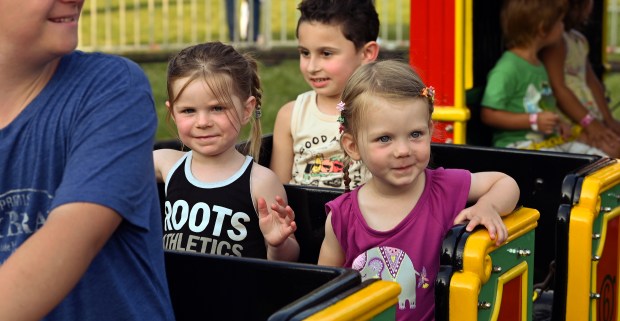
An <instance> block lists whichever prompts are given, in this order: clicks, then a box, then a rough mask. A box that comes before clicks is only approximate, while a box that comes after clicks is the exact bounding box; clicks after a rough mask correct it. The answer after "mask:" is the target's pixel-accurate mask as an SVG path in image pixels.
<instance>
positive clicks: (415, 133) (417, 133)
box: [411, 131, 424, 138]
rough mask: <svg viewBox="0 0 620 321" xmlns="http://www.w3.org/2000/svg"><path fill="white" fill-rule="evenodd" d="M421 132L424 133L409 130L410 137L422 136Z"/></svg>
mask: <svg viewBox="0 0 620 321" xmlns="http://www.w3.org/2000/svg"><path fill="white" fill-rule="evenodd" d="M423 134H424V133H422V132H421V131H414V132H411V137H413V138H420V137H422V135H423Z"/></svg>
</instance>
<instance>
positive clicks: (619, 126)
mask: <svg viewBox="0 0 620 321" xmlns="http://www.w3.org/2000/svg"><path fill="white" fill-rule="evenodd" d="M586 64H587V69H586V82H587V84H588V87H589V88H590V90H592V95H593V96H594V100H595V101H596V105H597V106H598V109H599V110H600V111H601V114H602V115H603V120H604V124H605V126H607V127H608V128H609V129H611V130H612V131H613V132H614V133H615V134H616V135H620V121H618V120H616V119H615V118H614V117H613V115H612V114H611V111H610V110H609V105H608V104H607V99H606V98H605V88H604V87H603V84H602V83H601V81H600V79H599V78H598V77H597V76H596V74H595V73H594V70H593V69H592V64H591V63H590V62H589V61H588V62H587V63H586Z"/></svg>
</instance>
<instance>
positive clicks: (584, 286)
mask: <svg viewBox="0 0 620 321" xmlns="http://www.w3.org/2000/svg"><path fill="white" fill-rule="evenodd" d="M501 6H502V1H501V0H448V1H431V0H412V2H411V8H412V11H411V19H410V22H411V23H410V28H411V31H410V50H409V59H410V62H411V64H412V65H413V66H415V67H416V68H418V69H419V70H420V71H421V73H422V78H423V79H424V80H425V82H426V83H427V84H432V85H433V86H435V88H436V92H437V97H436V100H435V101H436V108H435V113H434V115H433V116H434V117H433V119H434V120H435V130H434V132H435V135H434V138H433V140H434V141H435V142H441V143H457V144H465V143H466V144H470V145H483V146H489V145H490V144H491V130H490V129H489V128H488V127H486V126H484V125H483V124H482V123H481V122H480V106H479V103H480V100H481V96H482V91H483V89H484V86H485V83H486V76H487V73H488V72H489V71H490V69H491V68H492V67H493V66H494V64H495V62H496V61H497V60H498V59H499V57H500V56H501V54H502V52H503V50H504V45H503V42H502V37H501V28H500V21H499V12H500V9H501ZM606 8H607V1H602V0H600V1H598V0H595V1H594V6H593V11H592V15H591V19H590V23H589V26H588V28H587V30H585V35H586V36H587V37H588V41H589V43H590V57H589V58H590V62H591V63H592V65H593V67H594V69H595V71H596V73H597V74H598V76H599V77H602V76H603V74H604V71H605V69H606V68H605V66H606V61H607V60H606V51H605V38H604V35H605V34H606V32H605V31H606V30H607V28H605V25H606V17H607V15H606ZM526 153H530V154H532V155H538V156H532V157H533V158H535V159H539V158H540V157H541V156H542V155H544V153H539V152H526ZM481 156H482V155H471V157H481ZM564 156H565V158H564V159H563V160H559V159H558V160H554V161H552V162H549V163H544V162H543V163H540V162H539V161H532V162H531V163H530V162H522V161H517V160H515V159H504V160H499V159H498V161H502V162H504V163H505V165H504V166H505V167H506V169H505V170H503V171H504V172H506V173H508V174H511V175H513V176H514V175H515V174H514V172H515V171H530V166H535V167H538V166H544V167H543V168H544V169H537V168H533V171H534V172H532V173H530V174H532V175H533V176H531V177H532V178H535V181H532V182H529V183H533V184H534V185H533V186H522V185H521V182H520V187H521V193H522V200H523V203H522V204H523V205H525V206H529V207H532V208H536V209H538V210H539V211H540V215H541V217H540V219H539V221H538V227H537V228H536V232H535V236H536V241H535V243H536V247H535V254H536V255H535V262H534V266H535V269H534V282H535V283H536V287H537V288H538V289H539V291H540V290H542V289H546V288H550V289H553V290H554V296H553V314H552V319H553V320H618V319H619V313H620V312H619V311H618V302H619V301H618V295H617V294H618V282H617V281H616V278H617V275H618V263H617V262H618V247H617V243H618V241H617V240H618V231H617V229H618V228H617V225H618V219H617V216H618V214H619V213H618V203H619V200H618V199H619V196H618V195H619V188H618V186H617V185H618V165H617V160H600V159H599V160H597V159H596V158H591V159H589V160H587V159H585V158H581V160H579V161H578V160H577V159H578V158H579V157H578V156H576V155H568V154H566V155H564ZM460 157H461V158H462V157H464V156H460ZM558 157H560V156H558ZM569 158H571V159H573V160H572V161H568V159H569ZM571 162H572V163H571ZM455 165H459V164H455ZM494 166H496V164H494ZM486 169H487V168H485V170H486ZM537 170H540V171H549V172H554V173H553V174H550V173H542V172H536V171H537ZM548 175H551V176H548ZM518 177H520V176H519V174H517V176H516V177H515V178H518ZM539 184H542V185H545V186H539ZM545 191H547V192H545ZM523 193H531V195H524V194H523ZM541 195H544V196H543V197H541ZM585 195H588V196H585ZM528 199H529V201H528ZM530 201H531V202H530ZM586 212H587V213H586ZM553 240H555V241H553ZM551 263H553V264H551ZM549 266H552V267H553V268H552V269H548V267H549ZM457 267H458V270H459V271H460V270H462V268H461V266H459V265H457ZM548 270H550V271H549V272H547V271H548ZM483 292H484V291H480V293H483ZM538 293H539V292H538V291H537V292H536V294H534V296H535V297H536V296H537V294H538ZM478 302H479V303H480V305H479V308H478V310H477V311H478V312H479V313H478V319H479V320H487V319H489V318H487V317H486V315H488V313H486V311H488V309H487V308H488V307H489V306H491V307H493V305H489V304H487V303H488V301H487V300H486V299H480V300H478ZM502 307H503V304H502ZM502 310H503V308H502ZM456 313H458V314H456ZM472 313H473V312H472ZM493 313H495V312H493ZM450 314H451V315H453V316H455V315H458V316H459V318H458V319H459V320H460V319H461V318H462V317H463V314H462V311H461V310H458V309H455V310H453V309H452V308H450ZM511 315H513V318H515V319H521V317H514V315H516V314H511ZM496 317H497V314H492V315H491V318H490V319H495V318H496ZM438 318H439V317H438ZM446 318H448V317H447V316H446ZM453 319H454V318H453ZM499 319H500V320H506V319H508V320H510V319H512V318H509V317H508V316H506V315H503V316H502V317H500V318H499Z"/></svg>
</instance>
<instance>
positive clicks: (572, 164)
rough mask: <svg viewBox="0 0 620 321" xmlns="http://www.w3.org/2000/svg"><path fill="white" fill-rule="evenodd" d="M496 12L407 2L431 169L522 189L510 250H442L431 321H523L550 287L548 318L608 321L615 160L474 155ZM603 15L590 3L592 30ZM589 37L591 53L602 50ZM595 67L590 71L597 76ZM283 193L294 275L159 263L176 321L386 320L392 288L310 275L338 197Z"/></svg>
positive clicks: (483, 243)
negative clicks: (430, 100)
mask: <svg viewBox="0 0 620 321" xmlns="http://www.w3.org/2000/svg"><path fill="white" fill-rule="evenodd" d="M500 6H501V1H500V0H464V1H458V0H454V1H450V0H448V1H434V0H412V6H411V8H412V13H411V29H412V30H411V49H410V59H411V63H412V64H413V65H414V66H415V67H416V68H417V69H418V70H420V71H421V72H422V76H423V78H425V82H426V83H429V84H432V85H433V86H435V87H436V89H437V98H436V104H437V105H438V106H437V108H436V112H435V115H434V120H435V121H436V123H437V126H436V128H435V132H436V133H438V134H439V135H438V136H437V137H435V138H434V140H435V142H437V143H435V144H433V146H432V155H433V161H432V164H431V165H432V166H436V167H439V166H442V167H446V168H449V167H456V168H465V169H468V170H470V171H472V172H477V171H487V170H497V171H502V172H505V173H507V174H509V175H511V176H512V177H514V178H515V179H516V180H517V182H518V184H519V187H520V189H521V197H520V200H519V205H520V207H519V208H518V209H517V210H515V211H514V212H513V213H512V214H510V215H508V216H506V217H505V218H504V222H505V224H506V226H507V227H508V231H509V239H508V242H506V243H505V244H503V245H502V246H500V247H496V246H495V245H494V244H493V242H492V241H491V240H490V239H489V237H488V233H487V232H486V231H485V230H483V229H477V230H475V231H474V232H472V233H468V232H465V231H464V229H463V226H455V227H454V228H453V229H452V230H451V231H450V232H449V233H448V235H447V236H446V238H445V239H444V244H443V247H442V251H441V253H438V254H437V255H438V256H439V259H440V264H441V266H440V273H439V276H438V278H437V280H436V282H435V286H436V291H435V296H436V310H435V313H436V319H437V320H531V319H532V305H533V300H534V299H535V298H536V297H537V296H538V294H539V293H540V292H541V291H543V290H548V289H552V290H553V291H554V292H553V293H554V295H553V311H552V312H553V316H552V319H553V320H618V319H619V317H618V314H619V312H618V282H617V275H618V270H619V266H618V251H619V248H618V237H619V236H618V215H620V206H619V203H620V200H619V199H620V196H619V195H620V164H619V163H618V162H617V160H613V159H605V158H600V157H597V156H588V155H575V154H564V153H552V152H535V151H521V150H510V149H498V148H490V147H484V146H473V145H488V144H489V140H488V139H487V140H486V141H485V137H489V136H486V135H487V134H489V132H488V129H486V128H485V127H483V126H482V125H481V124H479V122H478V121H477V112H478V111H477V106H476V97H477V96H476V95H475V94H476V93H478V94H479V90H478V91H476V89H479V88H483V87H484V79H485V78H486V73H487V72H488V70H490V68H491V67H492V66H493V64H494V62H495V60H496V59H497V58H498V57H499V55H500V54H501V50H502V49H503V48H502V45H501V40H499V39H501V37H500V36H499V34H498V32H499V22H498V12H499V8H500ZM603 8H604V5H603V4H602V3H599V2H595V12H598V13H599V15H598V16H596V15H595V19H596V17H599V18H600V17H601V14H602V12H603ZM595 21H597V20H595ZM598 21H599V23H598V24H596V23H595V24H594V26H598V27H599V28H601V29H602V27H601V26H602V23H600V21H601V20H598ZM592 34H593V35H594V36H592ZM598 34H599V35H600V32H599V33H598ZM596 35H597V33H596V31H594V32H591V33H590V34H589V37H593V38H590V41H591V44H592V47H593V48H598V49H600V48H602V45H600V44H601V40H600V39H601V37H600V36H599V37H598V42H597V40H596V39H597V38H596ZM593 39H594V40H593ZM597 44H598V45H597ZM594 52H595V53H596V52H597V51H596V50H594ZM598 53H599V54H600V53H601V52H598ZM602 61H604V60H602V59H599V60H597V59H593V62H594V64H595V66H598V67H599V68H597V70H599V72H602V69H601V68H600V67H601V66H602ZM468 98H472V99H468ZM478 99H479V98H478ZM485 130H487V131H486V132H485ZM271 139H272V137H271V136H270V135H266V136H265V137H264V138H263V146H264V154H263V155H262V156H261V157H260V159H259V162H260V163H262V164H269V155H270V150H271ZM447 142H448V143H456V144H454V145H453V144H444V143H447ZM465 143H467V144H470V145H458V144H465ZM159 147H162V146H161V145H159V146H156V148H159ZM177 147H179V146H177ZM242 147H243V146H242V145H240V146H239V148H242ZM160 187H163V186H161V185H160ZM285 189H286V191H287V196H288V199H289V203H290V205H291V206H292V207H293V208H294V210H295V213H296V221H297V224H298V230H297V232H296V237H297V239H298V241H299V243H300V248H301V253H300V263H286V262H270V261H265V260H253V259H244V258H236V257H226V256H212V255H196V254H189V253H186V252H167V253H166V266H167V275H168V281H169V287H170V291H171V296H172V301H173V306H174V309H175V314H176V316H177V319H178V320H200V319H209V320H394V314H395V304H396V302H398V296H399V294H400V290H401V289H400V287H399V286H398V285H397V284H396V283H394V282H390V281H385V280H383V281H376V280H369V281H365V282H362V281H361V278H360V276H359V273H357V272H356V271H353V270H350V269H344V268H328V267H321V266H317V265H316V264H315V263H316V261H317V257H318V251H319V248H320V244H321V242H322V239H323V228H324V222H325V217H326V216H325V212H324V204H325V202H327V201H329V200H331V199H333V198H335V197H337V196H338V195H340V193H341V191H339V190H335V189H323V188H312V187H300V186H292V185H287V186H285ZM160 192H161V189H160ZM162 215H163V214H162ZM162 218H163V216H162ZM550 266H554V267H555V268H554V269H551V270H550V269H549V267H550Z"/></svg>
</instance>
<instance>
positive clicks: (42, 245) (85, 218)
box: [0, 203, 122, 320]
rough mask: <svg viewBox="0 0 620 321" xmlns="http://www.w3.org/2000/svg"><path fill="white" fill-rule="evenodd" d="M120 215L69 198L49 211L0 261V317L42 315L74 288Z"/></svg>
mask: <svg viewBox="0 0 620 321" xmlns="http://www.w3.org/2000/svg"><path fill="white" fill-rule="evenodd" d="M121 221H122V218H121V216H120V215H118V214H117V213H116V212H114V211H113V210H112V209H110V208H108V207H104V206H101V205H97V204H92V203H69V204H65V205H62V206H59V207H57V208H56V209H54V210H52V212H51V213H50V214H49V217H48V219H47V221H46V222H45V225H43V227H42V228H41V229H40V230H39V231H37V232H36V233H34V234H33V235H32V236H31V237H30V238H29V239H28V240H27V241H26V242H24V243H23V245H21V246H20V247H19V248H18V249H17V251H15V253H13V254H12V255H11V256H10V257H9V258H8V259H7V260H6V262H4V264H2V265H1V266H0V284H2V286H0V320H39V319H41V318H43V317H44V316H45V315H47V314H48V313H49V312H50V311H51V310H52V309H53V308H54V307H55V306H56V305H58V303H60V301H62V300H63V299H64V298H65V296H66V295H67V294H68V293H69V292H70V291H71V290H72V289H73V287H74V286H75V285H76V284H77V282H78V281H79V280H80V278H81V277H82V275H83V274H84V273H85V272H86V270H87V269H88V266H89V265H90V263H91V261H92V260H93V258H94V257H95V256H96V255H97V254H98V253H99V250H101V248H102V247H103V246H104V245H105V243H106V242H107V240H108V239H109V238H110V236H111V235H112V233H114V231H115V230H116V228H117V227H118V225H119V224H120V223H121Z"/></svg>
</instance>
